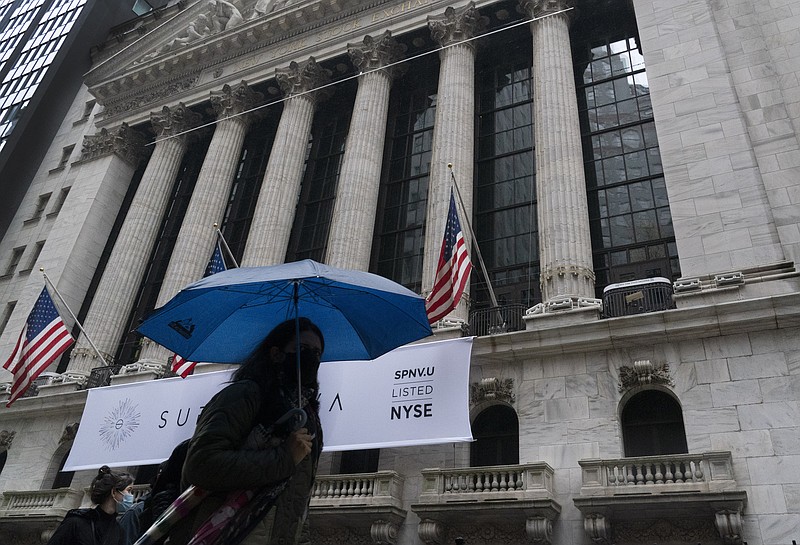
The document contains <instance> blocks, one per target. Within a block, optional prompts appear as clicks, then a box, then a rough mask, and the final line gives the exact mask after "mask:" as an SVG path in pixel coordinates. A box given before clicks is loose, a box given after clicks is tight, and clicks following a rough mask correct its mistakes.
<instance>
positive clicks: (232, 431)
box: [168, 318, 325, 545]
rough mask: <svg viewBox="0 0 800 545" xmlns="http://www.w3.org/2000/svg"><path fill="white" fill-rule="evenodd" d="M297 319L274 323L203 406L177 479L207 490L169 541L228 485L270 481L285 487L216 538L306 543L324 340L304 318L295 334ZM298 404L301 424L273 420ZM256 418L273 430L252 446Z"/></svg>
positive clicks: (255, 486) (218, 500)
mask: <svg viewBox="0 0 800 545" xmlns="http://www.w3.org/2000/svg"><path fill="white" fill-rule="evenodd" d="M295 327H296V323H295V320H289V321H286V322H284V323H282V324H279V325H278V326H276V327H275V329H273V330H272V331H271V332H270V333H269V334H268V335H267V337H266V338H265V340H264V341H263V342H262V343H261V345H260V346H259V347H258V348H257V349H256V350H255V351H254V352H253V354H252V355H251V356H250V357H249V358H248V359H247V361H245V362H244V363H243V365H242V366H241V367H240V368H239V369H238V370H237V371H236V372H235V373H234V375H233V378H232V381H231V382H232V383H231V384H230V385H228V386H227V387H226V388H224V389H223V390H222V391H221V392H219V393H218V394H217V395H216V396H214V397H213V398H212V399H211V401H209V403H208V404H206V406H205V408H204V409H203V412H202V413H201V415H200V418H199V420H198V423H197V427H196V429H195V433H194V436H193V437H192V439H191V441H190V443H189V450H188V453H187V456H186V462H185V464H184V466H183V481H184V483H183V484H184V486H188V485H190V484H191V485H195V486H197V487H200V488H202V489H205V490H208V491H210V492H211V495H210V496H208V497H207V498H205V500H203V503H202V504H201V505H200V506H199V507H198V508H196V509H195V511H194V512H193V513H192V516H191V517H189V518H187V519H186V520H185V521H182V526H183V529H182V531H183V532H184V533H183V535H181V531H180V530H179V531H178V532H177V533H176V534H172V535H171V537H170V540H169V541H168V543H170V544H176V543H177V544H182V543H187V542H188V540H189V539H191V537H192V536H193V535H194V534H195V532H197V530H198V528H200V527H201V525H203V523H204V522H205V521H207V520H213V519H210V517H211V515H212V514H213V513H214V512H215V511H216V510H217V509H218V508H219V507H221V506H222V505H224V504H225V501H226V499H225V498H226V497H229V493H231V492H234V491H238V490H258V491H265V490H269V489H270V487H274V485H275V484H276V483H281V486H283V488H282V489H281V491H280V492H279V495H278V496H277V497H276V498H275V499H274V501H272V500H271V501H270V503H269V505H270V507H269V508H268V510H267V511H266V512H264V513H263V514H262V515H261V516H254V517H251V518H250V519H249V520H248V521H247V524H241V527H242V528H245V529H246V530H245V531H243V532H240V536H239V538H238V539H236V540H232V541H227V540H225V541H222V542H224V543H229V542H238V541H239V540H240V539H241V540H242V541H241V543H242V544H244V545H249V544H251V543H258V544H261V545H265V544H270V543H280V544H286V545H294V544H301V543H309V537H308V526H307V520H306V517H307V514H308V505H309V501H310V498H311V492H312V489H313V486H314V478H315V476H316V470H317V462H318V460H319V455H320V453H321V451H322V427H321V426H320V421H319V401H318V391H319V384H318V382H317V371H318V369H319V363H320V357H321V356H322V351H323V350H324V348H325V345H324V339H323V336H322V332H321V331H320V330H319V328H318V327H317V326H316V325H314V323H312V322H311V321H310V320H309V319H307V318H300V319H299V330H300V336H299V339H298V338H297V337H296V335H295V331H296V330H295ZM298 341H299V342H298ZM298 346H299V348H300V354H299V361H300V368H301V384H300V390H301V392H300V393H298V384H297V361H298V354H297V348H298ZM298 396H299V397H300V399H298ZM297 407H300V408H303V409H304V411H305V412H306V414H307V417H308V420H307V422H306V424H305V425H304V426H303V427H301V428H299V429H296V430H293V429H291V427H286V428H276V427H275V424H276V422H277V421H278V420H279V419H281V417H282V416H283V415H285V414H286V413H287V412H288V411H290V410H291V409H294V408H297ZM259 425H261V426H263V428H264V429H267V430H271V433H269V434H268V436H269V439H268V440H267V442H266V445H261V446H259V447H258V448H253V447H251V446H248V444H249V438H250V437H251V436H252V434H253V431H254V428H256V427H257V426H259ZM251 501H252V500H251ZM231 524H232V525H234V526H235V525H236V524H239V522H238V521H234V522H233V523H231ZM187 527H188V528H187ZM225 539H228V538H225Z"/></svg>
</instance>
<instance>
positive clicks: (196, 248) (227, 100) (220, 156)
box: [139, 81, 264, 364]
mask: <svg viewBox="0 0 800 545" xmlns="http://www.w3.org/2000/svg"><path fill="white" fill-rule="evenodd" d="M263 98H264V96H263V95H262V94H261V93H257V92H255V91H253V90H252V89H250V87H249V86H248V85H247V83H245V82H244V81H243V82H241V83H239V84H238V85H236V86H235V87H231V86H230V85H225V86H224V87H223V88H222V91H220V92H215V93H212V94H211V105H212V106H213V107H214V112H215V113H216V114H217V119H218V121H217V124H216V127H215V129H214V136H213V137H212V138H211V143H210V144H209V146H208V151H207V152H206V156H205V159H204V160H203V166H202V168H201V169H200V174H199V176H198V177H197V182H196V183H195V186H194V190H193V192H192V198H191V200H190V201H189V206H188V208H187V209H186V215H185V216H184V219H183V223H182V224H181V230H180V232H179V233H178V238H177V240H176V241H175V247H174V249H173V250H172V256H171V257H170V260H169V266H168V267H167V272H166V274H165V275H164V281H163V283H162V284H161V291H160V292H159V294H158V301H157V303H156V307H160V306H162V305H164V304H165V303H166V302H167V301H169V300H170V299H171V298H172V297H173V296H174V295H175V294H176V293H178V292H179V291H180V290H181V289H182V288H183V287H184V286H185V285H187V284H189V283H191V282H194V281H195V280H199V279H200V278H201V277H202V276H203V272H204V271H205V268H206V266H207V265H208V259H209V257H210V256H211V253H212V251H213V248H214V242H215V238H216V231H215V230H214V229H212V225H213V224H214V223H222V216H223V215H224V213H225V206H226V204H227V202H228V195H229V194H230V191H231V185H232V183H233V178H234V174H235V173H236V166H237V164H238V161H239V155H240V154H241V152H242V144H243V143H244V138H245V135H246V133H247V126H248V123H249V120H250V119H251V117H252V116H250V115H248V114H243V112H246V111H248V110H251V109H252V108H253V107H254V106H256V105H257V104H258V103H259V102H261V101H262V100H263ZM171 355H172V354H171V352H169V351H167V350H166V349H165V348H163V347H162V346H160V345H157V344H155V343H149V344H146V345H145V348H144V350H142V354H141V356H140V357H139V359H140V361H148V362H158V363H162V364H164V363H166V361H167V358H168V357H169V356H171Z"/></svg>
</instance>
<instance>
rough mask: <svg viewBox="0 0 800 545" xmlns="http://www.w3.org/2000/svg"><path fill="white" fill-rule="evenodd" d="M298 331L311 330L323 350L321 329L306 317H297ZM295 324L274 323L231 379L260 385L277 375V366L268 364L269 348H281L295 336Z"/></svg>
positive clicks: (291, 321) (288, 322)
mask: <svg viewBox="0 0 800 545" xmlns="http://www.w3.org/2000/svg"><path fill="white" fill-rule="evenodd" d="M297 321H298V322H299V328H300V333H302V332H304V331H311V332H312V333H314V334H315V335H316V336H317V337H319V341H320V344H321V348H322V350H323V351H324V350H325V338H324V337H323V336H322V331H320V329H319V328H318V327H317V326H316V325H315V324H314V322H312V321H311V320H309V319H308V318H302V317H301V318H298V320H297ZM295 331H296V325H295V320H294V319H292V320H286V321H285V322H282V323H280V324H278V325H276V326H275V327H274V328H273V329H272V331H270V332H269V334H268V335H267V336H266V338H265V339H264V340H263V341H261V344H259V345H258V346H257V347H256V349H255V350H253V352H252V353H251V354H250V355H249V356H248V357H247V359H246V360H244V362H242V365H241V366H239V368H238V369H237V370H236V371H235V372H234V373H233V376H232V377H231V380H232V381H234V382H235V381H237V380H244V379H250V380H253V381H255V382H258V383H259V384H261V385H262V386H264V385H266V384H269V383H271V382H272V381H273V380H275V379H276V378H277V376H278V368H277V366H275V365H270V364H269V363H270V355H269V353H270V350H271V349H272V347H277V348H279V349H280V350H283V349H284V347H285V346H286V345H287V344H288V343H289V342H291V341H292V339H294V338H295Z"/></svg>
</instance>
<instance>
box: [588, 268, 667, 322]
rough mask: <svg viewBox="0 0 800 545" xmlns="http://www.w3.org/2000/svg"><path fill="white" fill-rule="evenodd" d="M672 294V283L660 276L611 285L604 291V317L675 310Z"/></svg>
mask: <svg viewBox="0 0 800 545" xmlns="http://www.w3.org/2000/svg"><path fill="white" fill-rule="evenodd" d="M672 294H673V290H672V282H671V281H670V280H669V279H667V278H663V277H660V276H659V277H655V278H646V279H644V280H632V281H631V282H620V283H618V284H609V285H608V286H606V287H605V289H603V315H604V316H605V317H606V318H616V317H618V316H631V315H634V314H644V313H646V312H656V311H659V310H667V309H670V308H675V304H674V302H673V300H672Z"/></svg>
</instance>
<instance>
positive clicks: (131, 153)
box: [80, 123, 145, 164]
mask: <svg viewBox="0 0 800 545" xmlns="http://www.w3.org/2000/svg"><path fill="white" fill-rule="evenodd" d="M144 144H145V137H144V135H142V134H141V133H139V132H138V131H135V130H133V129H131V128H130V127H129V126H128V124H127V123H123V124H122V125H121V126H120V127H119V128H118V129H112V130H108V129H100V132H98V133H97V134H94V135H87V136H84V137H83V144H82V146H81V158H80V160H81V161H91V160H92V159H98V158H100V157H105V156H107V155H111V154H112V153H115V154H117V155H118V156H119V157H120V158H121V159H123V160H125V161H127V162H128V163H130V164H136V163H137V162H138V161H139V159H140V158H141V156H142V154H143V151H144Z"/></svg>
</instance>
